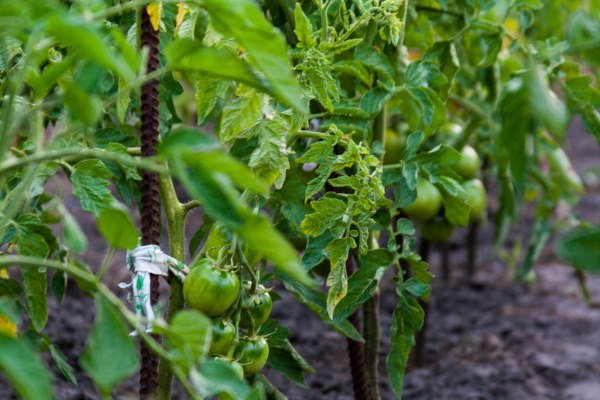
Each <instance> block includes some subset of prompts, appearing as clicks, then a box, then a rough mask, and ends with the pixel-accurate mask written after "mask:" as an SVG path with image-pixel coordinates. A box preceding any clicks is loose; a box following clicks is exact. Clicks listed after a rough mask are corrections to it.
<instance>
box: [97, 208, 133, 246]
mask: <svg viewBox="0 0 600 400" xmlns="http://www.w3.org/2000/svg"><path fill="white" fill-rule="evenodd" d="M96 226H97V227H98V231H99V232H100V233H101V234H102V236H104V238H105V239H106V241H107V242H108V244H109V245H110V246H111V247H115V248H117V249H123V250H132V249H134V248H135V247H136V246H137V245H138V238H139V237H140V233H139V232H138V230H137V228H136V227H135V224H134V223H133V221H132V220H131V215H130V212H129V210H127V209H126V208H125V207H123V206H121V205H120V204H118V203H113V204H112V205H111V206H108V207H104V208H103V209H102V211H101V212H100V216H99V217H98V221H97V222H96Z"/></svg>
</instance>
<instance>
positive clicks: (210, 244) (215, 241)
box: [202, 222, 229, 259]
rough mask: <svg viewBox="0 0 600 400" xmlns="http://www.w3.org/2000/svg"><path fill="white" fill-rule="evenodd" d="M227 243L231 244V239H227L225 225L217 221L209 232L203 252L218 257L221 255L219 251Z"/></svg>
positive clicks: (211, 256) (214, 257)
mask: <svg viewBox="0 0 600 400" xmlns="http://www.w3.org/2000/svg"><path fill="white" fill-rule="evenodd" d="M227 244H229V241H228V240H227V234H226V232H225V227H224V226H223V225H221V224H220V223H218V222H215V224H214V225H213V227H212V228H211V230H210V232H209V233H208V237H207V238H206V242H204V247H202V252H203V253H204V255H206V256H207V257H210V258H213V259H217V257H219V251H221V249H222V248H223V247H225V246H227Z"/></svg>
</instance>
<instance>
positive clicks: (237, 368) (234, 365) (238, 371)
mask: <svg viewBox="0 0 600 400" xmlns="http://www.w3.org/2000/svg"><path fill="white" fill-rule="evenodd" d="M215 361H219V362H222V363H225V364H228V365H229V366H230V367H232V369H233V371H234V374H235V376H237V377H238V378H240V379H244V369H243V368H242V366H241V365H240V363H239V362H237V361H235V360H232V359H230V358H227V357H215Z"/></svg>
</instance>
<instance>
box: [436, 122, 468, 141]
mask: <svg viewBox="0 0 600 400" xmlns="http://www.w3.org/2000/svg"><path fill="white" fill-rule="evenodd" d="M462 131H463V127H462V126H460V125H459V124H457V123H456V122H446V123H445V124H444V125H442V126H440V127H439V128H438V134H439V136H440V139H441V140H442V142H444V143H453V142H454V141H456V139H458V137H459V136H460V135H461V133H462Z"/></svg>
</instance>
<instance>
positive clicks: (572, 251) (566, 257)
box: [556, 226, 600, 274]
mask: <svg viewBox="0 0 600 400" xmlns="http://www.w3.org/2000/svg"><path fill="white" fill-rule="evenodd" d="M598 243H600V227H597V226H594V227H592V228H577V229H573V230H571V231H570V232H568V233H567V234H566V235H564V236H563V237H561V238H560V240H559V241H558V244H557V245H556V250H557V252H558V256H559V257H560V258H561V259H562V260H563V261H565V262H566V263H569V264H570V265H572V266H574V267H575V268H577V269H580V270H582V271H586V272H590V273H595V274H597V273H600V247H599V246H598Z"/></svg>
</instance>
